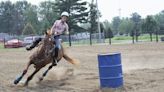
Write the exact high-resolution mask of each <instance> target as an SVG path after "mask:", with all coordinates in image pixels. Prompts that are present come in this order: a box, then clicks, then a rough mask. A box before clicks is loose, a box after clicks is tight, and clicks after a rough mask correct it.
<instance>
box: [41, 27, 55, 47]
mask: <svg viewBox="0 0 164 92" xmlns="http://www.w3.org/2000/svg"><path fill="white" fill-rule="evenodd" d="M43 43H44V45H52V44H53V38H52V33H51V30H50V29H47V31H46V32H45V35H44V38H43Z"/></svg>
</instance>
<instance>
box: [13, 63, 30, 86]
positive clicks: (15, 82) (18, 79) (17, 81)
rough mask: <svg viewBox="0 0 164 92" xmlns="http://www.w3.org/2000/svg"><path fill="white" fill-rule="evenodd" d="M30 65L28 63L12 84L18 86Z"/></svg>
mask: <svg viewBox="0 0 164 92" xmlns="http://www.w3.org/2000/svg"><path fill="white" fill-rule="evenodd" d="M30 65H31V62H28V64H27V67H26V69H25V70H24V71H23V73H22V74H21V76H19V77H18V78H17V79H15V80H14V84H18V83H19V81H20V80H21V79H22V78H23V76H24V75H25V74H26V73H27V70H28V68H29V66H30Z"/></svg>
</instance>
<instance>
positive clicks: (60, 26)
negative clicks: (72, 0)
mask: <svg viewBox="0 0 164 92" xmlns="http://www.w3.org/2000/svg"><path fill="white" fill-rule="evenodd" d="M64 31H68V25H67V23H65V22H62V21H61V20H56V21H55V23H54V25H53V27H52V32H53V33H55V32H56V33H57V34H62V33H63V32H64Z"/></svg>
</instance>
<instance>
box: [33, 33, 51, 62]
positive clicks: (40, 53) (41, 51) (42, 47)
mask: <svg viewBox="0 0 164 92" xmlns="http://www.w3.org/2000/svg"><path fill="white" fill-rule="evenodd" d="M49 31H50V30H49ZM49 31H47V32H46V35H45V37H44V38H42V41H41V42H39V44H38V46H37V47H36V48H35V50H34V51H33V54H32V55H31V56H30V58H34V57H35V58H38V59H39V58H45V56H47V55H48V52H49V50H51V49H52V48H53V44H52V43H51V42H50V40H49V38H50V36H51V34H50V32H49Z"/></svg>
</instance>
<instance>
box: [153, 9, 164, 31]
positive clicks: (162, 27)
mask: <svg viewBox="0 0 164 92" xmlns="http://www.w3.org/2000/svg"><path fill="white" fill-rule="evenodd" d="M155 20H156V21H157V23H158V25H159V32H158V33H159V34H164V10H163V11H161V12H160V13H159V14H156V15H155Z"/></svg>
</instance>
